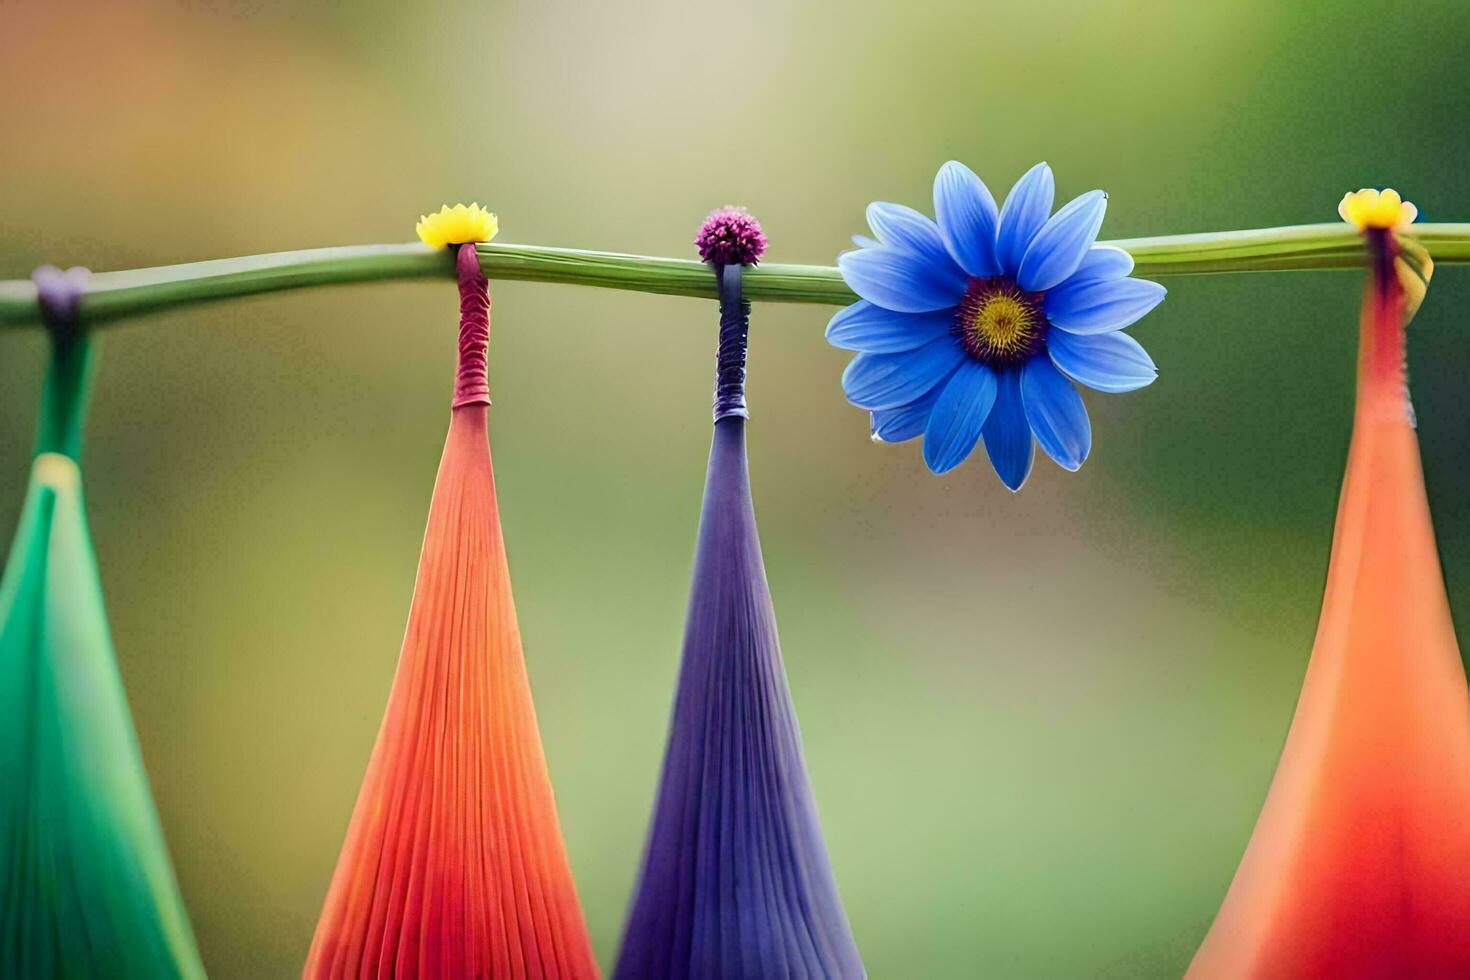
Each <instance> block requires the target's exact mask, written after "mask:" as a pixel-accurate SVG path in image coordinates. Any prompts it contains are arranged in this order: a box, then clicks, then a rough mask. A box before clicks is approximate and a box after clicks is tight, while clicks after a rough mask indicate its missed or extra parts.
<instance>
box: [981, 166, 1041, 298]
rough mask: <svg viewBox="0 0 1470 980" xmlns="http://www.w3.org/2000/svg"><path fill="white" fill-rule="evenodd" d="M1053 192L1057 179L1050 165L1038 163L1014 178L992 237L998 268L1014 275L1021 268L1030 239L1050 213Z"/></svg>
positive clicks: (1034, 235)
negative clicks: (1014, 180)
mask: <svg viewBox="0 0 1470 980" xmlns="http://www.w3.org/2000/svg"><path fill="white" fill-rule="evenodd" d="M1055 194H1056V179H1055V178H1053V177H1052V175H1051V168H1050V167H1048V166H1047V165H1046V164H1044V163H1038V164H1037V165H1036V166H1034V167H1032V168H1031V169H1030V170H1028V171H1026V173H1024V174H1023V175H1022V176H1021V179H1020V180H1018V181H1016V186H1015V187H1012V188H1011V192H1010V193H1009V194H1007V195H1006V203H1005V204H1004V205H1002V207H1001V209H1000V224H999V226H998V228H997V231H996V237H995V257H996V258H997V259H998V260H999V261H1000V266H1001V269H1002V270H1003V271H1004V272H1005V273H1006V274H1007V275H1011V276H1014V275H1015V274H1016V270H1017V269H1019V268H1021V259H1022V258H1023V257H1024V256H1025V255H1026V249H1028V248H1029V247H1030V246H1031V239H1033V238H1035V237H1036V233H1037V232H1038V231H1040V230H1041V226H1042V225H1044V224H1046V216H1047V215H1049V214H1051V202H1052V197H1053V196H1055Z"/></svg>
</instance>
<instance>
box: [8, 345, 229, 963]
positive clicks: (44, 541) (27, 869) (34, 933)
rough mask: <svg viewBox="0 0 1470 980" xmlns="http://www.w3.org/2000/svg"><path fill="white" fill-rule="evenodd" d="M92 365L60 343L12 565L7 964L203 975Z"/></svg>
mask: <svg viewBox="0 0 1470 980" xmlns="http://www.w3.org/2000/svg"><path fill="white" fill-rule="evenodd" d="M89 364H90V356H89V351H88V349H87V342H86V340H85V339H78V340H74V341H72V342H71V343H69V344H68V345H66V346H65V347H64V348H62V349H58V350H57V351H56V356H55V357H54V358H53V361H52V365H51V370H50V371H49V372H48V375H47V380H46V386H45V394H44V396H43V405H42V421H41V426H40V434H39V437H38V440H37V455H36V458H35V462H34V464H33V466H32V470H31V481H30V488H29V491H28V493H27V496H26V503H25V508H24V510H23V512H22V514H21V520H20V527H19V529H18V531H17V532H16V536H15V541H14V543H13V545H12V547H11V552H10V559H9V562H8V563H7V564H6V567H5V574H4V577H3V579H0V978H5V980H10V978H16V980H19V978H25V980H48V978H73V977H75V978H94V977H109V978H112V977H116V978H124V980H131V978H135V977H137V978H168V977H203V976H204V968H203V965H202V964H201V963H200V960H199V954H198V952H197V950H196V949H195V946H194V938H193V934H192V932H191V930H190V928H189V921H188V917H187V916H186V914H185V912H184V907H183V902H182V900H181V898H180V896H179V889H178V885H177V883H176V882H175V880H174V874H173V867H172V865H171V864H170V862H169V857H168V851H167V849H166V847H165V845H164V841H163V832H162V829H161V828H160V826H159V823H158V816H157V814H156V812H155V811H154V808H153V799H152V796H151V794H150V793H149V790H148V777H147V774H146V773H145V771H144V769H143V760H142V756H141V754H140V752H139V749H138V741H137V738H136V736H135V734H134V731H133V724H132V718H131V716H130V714H129V712H128V703H127V696H126V694H125V693H124V691H123V686H122V678H121V677H120V675H119V674H118V668H117V661H116V658H115V656H114V654H113V648H112V639H111V636H110V634H109V631H108V627H107V616H106V612H105V610H104V608H103V604H102V588H101V582H100V580H99V579H98V576H97V565H96V559H95V557H94V555H93V552H92V542H91V536H90V534H89V532H88V529H87V518H86V513H85V511H84V508H83V500H82V478H81V469H80V467H79V466H78V463H77V459H76V457H77V454H78V449H79V443H80V427H81V417H82V413H83V409H84V404H85V400H86V389H87V382H88V376H89V374H90V371H89Z"/></svg>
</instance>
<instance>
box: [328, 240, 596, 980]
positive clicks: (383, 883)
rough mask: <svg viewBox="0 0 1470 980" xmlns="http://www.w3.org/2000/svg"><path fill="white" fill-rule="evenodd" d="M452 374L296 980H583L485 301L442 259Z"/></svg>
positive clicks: (481, 282) (474, 266)
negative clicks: (511, 562) (410, 575)
mask: <svg viewBox="0 0 1470 980" xmlns="http://www.w3.org/2000/svg"><path fill="white" fill-rule="evenodd" d="M458 270H459V277H460V296H461V301H460V306H461V332H460V364H459V376H458V381H457V385H456V393H455V399H454V407H453V409H452V411H451V415H450V422H449V435H448V438H447V440H446V442H445V445H444V455H443V458H442V460H441V462H440V464H439V474H438V477H437V479H436V480H435V483H434V496H433V501H432V503H431V504H430V507H429V522H428V528H427V530H426V531H425V534H424V544H423V551H422V554H421V556H420V558H419V571H418V579H417V582H416V583H415V585H414V594H413V604H412V607H411V608H410V610H409V616H408V629H407V633H406V635H405V637H404V641H403V650H402V653H401V654H400V657H399V662H398V670H397V673H396V675H395V676H394V679H393V689H392V692H391V694H390V695H389V700H388V709H387V713H386V715H385V716H384V718H383V725H382V728H381V729H380V730H379V733H378V740H377V744H376V746H375V747H374V749H373V753H372V758H371V760H370V762H369V763H368V769H367V775H366V776H365V777H364V779H363V784H362V790H361V792H360V794H359V795H358V799H357V806H356V808H355V809H354V810H353V814H352V821H351V824H350V825H349V827H348V830H347V840H346V843H345V844H344V845H343V848H342V853H341V857H340V858H339V859H338V863H337V870H336V873H335V874H334V875H333V877H332V883H331V886H330V889H329V890H328V892H327V898H326V904H325V907H324V908H323V910H322V915H321V920H320V921H319V923H318V924H317V929H316V936H315V938H314V939H313V941H312V944H311V950H310V953H309V955H308V957H307V961H306V966H305V970H304V976H306V977H308V978H313V980H315V978H349V977H350V978H381V980H387V978H395V980H410V978H423V980H470V978H488V977H494V978H511V977H516V978H519V977H538V978H540V977H544V978H583V977H595V976H596V975H597V967H596V964H595V962H594V960H593V956H592V947H591V944H590V942H589V940H588V937H587V930H586V927H585V925H584V923H583V918H582V911H581V907H580V906H579V905H578V902H577V894H576V889H575V886H574V884H573V881H572V874H571V870H570V868H569V867H568V864H567V858H566V852H565V848H564V847H563V844H562V838H561V830H560V827H559V825H558V822H557V815H556V806H555V803H554V801H553V799H552V789H551V779H550V776H549V774H548V772H547V768H546V759H545V757H544V755H543V753H542V748H541V736H540V733H539V731H538V729H537V724H536V712H535V709H534V708H533V707H532V704H531V689H530V684H529V682H528V680H527V677H526V664H525V659H524V655H523V653H522V649H521V636H520V630H519V628H518V627H517V625H516V613H515V605H514V603H513V602H512V600H511V588H510V575H509V571H508V568H507V565H506V556H505V542H504V540H503V539H502V537H501V530H500V516H499V511H498V509H497V506H496V499H495V479H494V473H493V470H492V468H491V463H490V445H489V440H488V435H487V428H486V410H487V407H488V405H489V401H490V400H489V397H488V386H487V384H486V380H485V349H486V343H487V340H488V334H489V294H488V291H487V284H486V281H485V279H484V277H483V276H482V275H481V274H480V269H479V261H478V259H477V258H476V256H475V251H474V247H473V246H472V245H466V246H463V247H462V248H461V249H460V253H459V256H458Z"/></svg>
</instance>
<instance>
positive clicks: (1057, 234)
mask: <svg viewBox="0 0 1470 980" xmlns="http://www.w3.org/2000/svg"><path fill="white" fill-rule="evenodd" d="M1107 209H1108V196H1107V195H1106V194H1104V193H1103V192H1102V191H1088V192H1087V193H1086V194H1083V195H1082V196H1081V197H1078V198H1074V199H1073V200H1072V201H1070V202H1068V204H1067V206H1066V207H1064V208H1062V209H1061V210H1060V211H1058V212H1057V213H1056V214H1054V215H1052V216H1051V220H1049V221H1048V222H1047V223H1046V225H1045V226H1044V227H1043V228H1042V229H1041V230H1040V231H1038V232H1037V233H1036V237H1035V238H1034V239H1032V240H1031V247H1030V248H1028V249H1026V256H1025V258H1023V259H1021V269H1020V271H1019V272H1017V273H1016V284H1017V285H1018V286H1020V287H1021V288H1022V289H1024V290H1026V291H1027V292H1028V293H1040V292H1045V291H1046V290H1048V289H1051V288H1052V287H1053V286H1056V285H1058V284H1060V283H1061V282H1063V281H1065V280H1066V279H1067V278H1068V277H1069V276H1071V275H1072V273H1074V272H1076V271H1077V267H1078V266H1079V265H1081V264H1082V259H1083V257H1084V256H1086V255H1087V250H1088V249H1090V248H1092V243H1093V242H1095V241H1097V233H1098V232H1099V231H1101V230H1102V223H1103V214H1104V213H1105V212H1106V211H1107Z"/></svg>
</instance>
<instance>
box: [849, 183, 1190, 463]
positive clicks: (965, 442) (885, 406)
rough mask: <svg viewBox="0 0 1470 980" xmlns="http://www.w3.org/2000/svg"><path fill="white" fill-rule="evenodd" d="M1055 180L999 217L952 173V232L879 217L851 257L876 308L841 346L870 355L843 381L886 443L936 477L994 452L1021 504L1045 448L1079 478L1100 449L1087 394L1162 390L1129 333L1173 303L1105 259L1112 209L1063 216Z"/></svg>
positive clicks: (943, 211) (899, 210)
mask: <svg viewBox="0 0 1470 980" xmlns="http://www.w3.org/2000/svg"><path fill="white" fill-rule="evenodd" d="M1053 193H1054V182H1053V179H1052V173H1051V168H1050V167H1048V166H1047V165H1046V164H1044V163H1038V164H1037V165H1036V166H1034V167H1032V168H1031V169H1030V170H1029V171H1027V172H1026V174H1025V176H1023V177H1022V178H1021V179H1020V180H1018V181H1016V186H1015V187H1013V188H1011V193H1010V194H1009V195H1008V196H1007V197H1006V201H1005V205H1004V206H1003V207H1000V208H997V207H996V206H995V198H993V197H992V196H991V194H990V191H989V189H988V188H986V186H985V184H984V182H982V181H981V180H980V178H979V177H977V176H975V174H974V172H973V171H971V170H970V169H969V168H968V167H966V166H965V165H964V164H962V163H957V162H955V161H950V162H949V163H946V164H945V165H944V166H943V167H941V168H939V173H938V175H936V176H935V178H934V213H935V217H936V218H937V219H938V220H937V221H934V220H931V219H930V218H929V217H928V216H927V215H924V214H920V213H919V212H918V211H915V210H914V209H912V208H907V207H904V206H903V205H901V204H886V203H883V202H881V201H880V202H875V203H873V204H871V205H869V206H868V224H869V226H871V228H872V231H873V235H874V236H875V237H876V241H875V240H873V239H869V238H861V237H859V238H854V241H855V242H856V243H857V244H858V246H859V248H858V250H857V251H855V252H847V253H844V254H843V255H841V256H839V257H838V259H837V265H838V267H839V268H840V269H841V270H842V278H843V279H845V280H847V284H848V285H849V286H850V287H852V290H853V291H854V292H855V293H857V294H858V296H860V297H861V299H860V301H859V302H857V303H854V304H853V305H852V306H849V307H847V308H846V309H844V310H842V311H841V312H840V313H838V314H837V315H836V316H835V317H833V318H832V322H831V323H830V324H828V325H827V340H828V342H830V343H831V344H832V345H833V346H835V347H841V348H844V349H846V350H855V351H858V352H859V353H858V355H857V357H855V358H853V359H852V363H850V364H849V365H848V366H847V370H846V371H844V372H843V374H842V387H843V390H844V391H845V392H846V393H847V398H848V401H850V402H852V403H853V404H854V405H856V406H858V407H859V408H864V409H867V410H868V411H869V412H871V413H872V418H873V435H874V437H875V438H877V439H880V440H882V441H884V442H901V441H903V440H906V439H913V438H915V437H917V436H920V435H922V436H923V437H924V462H925V463H927V464H928V466H929V468H930V469H931V470H933V471H934V472H935V473H944V472H947V471H949V470H952V469H954V468H955V467H956V466H958V465H959V464H960V463H962V462H964V460H965V458H966V457H968V456H969V455H970V452H971V451H972V450H973V449H974V448H975V444H976V443H977V442H979V441H980V440H982V439H983V440H984V442H985V451H986V453H987V454H988V455H989V456H990V462H991V465H993V466H994V467H995V472H996V473H997V474H998V475H999V476H1000V478H1001V482H1003V483H1004V484H1005V485H1006V486H1007V487H1010V488H1011V489H1012V490H1019V489H1020V488H1021V484H1023V483H1025V482H1026V477H1027V476H1028V475H1029V474H1030V472H1031V460H1032V457H1033V455H1034V453H1035V449H1034V446H1035V443H1037V442H1040V443H1041V448H1042V449H1044V450H1045V451H1046V454H1047V455H1048V456H1050V457H1051V458H1052V459H1054V460H1056V461H1057V463H1058V464H1060V465H1061V466H1062V467H1063V468H1065V469H1068V470H1076V469H1078V468H1079V467H1081V465H1082V462H1083V460H1085V459H1086V458H1087V453H1088V450H1089V449H1091V447H1092V426H1091V424H1090V423H1089V422H1088V419H1087V408H1086V406H1084V405H1083V404H1082V396H1081V395H1080V394H1079V393H1078V391H1077V388H1076V387H1075V386H1074V384H1073V382H1077V383H1080V384H1084V385H1087V386H1088V387H1089V388H1094V389H1096V390H1098V391H1108V392H1118V391H1133V390H1135V389H1137V388H1142V387H1143V386H1144V385H1147V384H1149V383H1151V382H1152V381H1153V380H1154V378H1155V377H1157V376H1158V369H1157V368H1155V367H1154V362H1153V361H1152V360H1151V359H1150V358H1149V356H1148V354H1147V353H1145V352H1144V350H1143V348H1142V347H1141V346H1139V344H1138V342H1137V341H1136V340H1134V339H1133V338H1132V337H1129V336H1128V335H1127V334H1125V333H1123V332H1122V328H1124V327H1126V326H1129V325H1130V324H1132V323H1135V322H1136V321H1137V320H1139V319H1140V318H1141V317H1142V316H1143V315H1144V314H1146V313H1147V312H1148V311H1149V310H1151V309H1153V308H1154V307H1155V306H1157V305H1158V304H1159V303H1160V302H1161V301H1162V300H1163V298H1164V287H1163V286H1160V285H1159V284H1158V283H1154V282H1148V281H1146V280H1143V279H1131V278H1129V275H1128V274H1129V273H1130V272H1132V271H1133V259H1132V257H1131V256H1129V255H1128V253H1127V252H1124V251H1123V250H1122V249H1117V248H1112V247H1110V246H1106V245H1097V244H1094V243H1095V242H1096V240H1097V233H1098V230H1099V229H1100V228H1101V227H1102V221H1103V212H1104V211H1105V210H1106V208H1107V203H1108V198H1107V195H1106V194H1104V193H1103V192H1102V191H1089V192H1088V193H1086V194H1083V195H1082V196H1081V197H1079V198H1077V199H1076V200H1074V201H1072V202H1071V203H1069V204H1067V205H1066V206H1065V207H1063V208H1062V209H1061V210H1060V211H1058V212H1057V213H1056V214H1052V213H1051V205H1052V196H1053Z"/></svg>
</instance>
